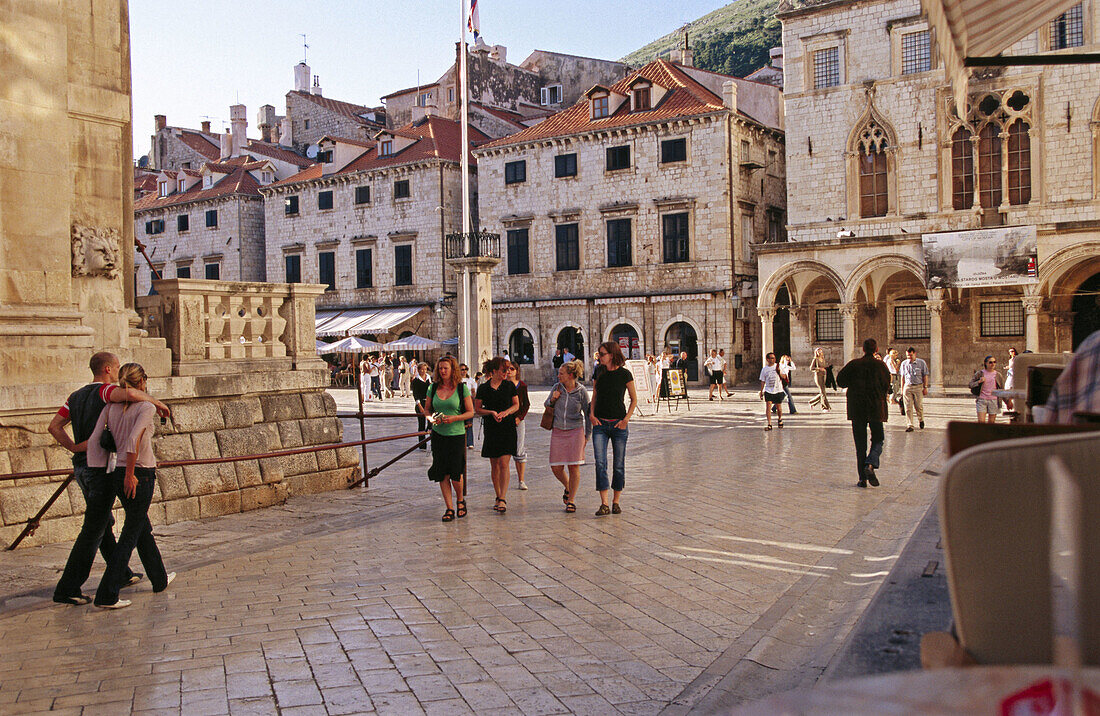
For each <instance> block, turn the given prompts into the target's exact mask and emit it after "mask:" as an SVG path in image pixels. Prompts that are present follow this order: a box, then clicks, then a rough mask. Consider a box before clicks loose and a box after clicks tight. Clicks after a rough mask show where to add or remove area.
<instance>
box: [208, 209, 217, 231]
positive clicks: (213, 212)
mask: <svg viewBox="0 0 1100 716" xmlns="http://www.w3.org/2000/svg"><path fill="white" fill-rule="evenodd" d="M206 228H208V229H216V228H218V210H217V209H210V210H209V211H207V212H206Z"/></svg>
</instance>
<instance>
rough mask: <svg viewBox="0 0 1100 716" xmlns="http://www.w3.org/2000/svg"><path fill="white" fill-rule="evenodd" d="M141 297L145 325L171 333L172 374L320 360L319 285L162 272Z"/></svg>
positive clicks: (287, 367)
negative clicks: (152, 292)
mask: <svg viewBox="0 0 1100 716" xmlns="http://www.w3.org/2000/svg"><path fill="white" fill-rule="evenodd" d="M153 287H154V288H155V289H156V294H155V295H151V296H142V297H139V298H138V299H137V307H138V313H139V314H140V315H141V318H142V326H143V328H145V330H147V331H148V332H149V334H150V335H153V336H158V337H161V338H164V339H165V340H166V341H167V343H168V348H169V349H171V351H172V374H173V375H177V376H184V375H213V374H223V373H225V372H227V371H231V372H235V373H241V372H253V371H270V370H295V369H300V368H303V367H315V366H314V364H316V363H317V360H318V359H317V355H316V349H315V343H314V314H315V311H314V303H315V301H316V299H317V297H318V296H320V295H321V294H323V293H324V290H325V287H324V286H323V285H320V284H287V283H249V282H244V281H206V280H200V279H179V278H176V279H161V280H159V281H154V282H153Z"/></svg>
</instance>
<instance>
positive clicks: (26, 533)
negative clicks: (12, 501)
mask: <svg viewBox="0 0 1100 716" xmlns="http://www.w3.org/2000/svg"><path fill="white" fill-rule="evenodd" d="M74 476H75V474H74V473H70V474H69V476H68V477H66V478H65V479H64V480H62V482H61V484H60V485H58V486H57V489H56V490H54V493H53V494H52V495H50V499H48V500H46V504H44V505H42V509H41V510H39V511H38V514H36V515H35V516H34V517H32V518H30V519H29V520H27V526H26V527H24V528H23V531H22V532H20V533H19V536H18V537H16V538H15V541H14V542H12V543H11V544H10V545H9V546H8V551H9V552H10V551H11V550H13V549H15V548H16V547H18V546H19V543H20V542H22V541H23V540H24V539H25V538H27V537H30V536H31V535H33V534H34V532H35V530H37V529H38V527H39V525H40V524H41V522H42V516H43V515H45V514H46V512H47V511H48V510H49V509H50V508H51V507H53V503H55V502H57V498H59V497H61V493H62V492H64V491H65V488H66V487H68V486H69V483H70V482H72V481H73V477H74Z"/></svg>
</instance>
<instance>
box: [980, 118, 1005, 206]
mask: <svg viewBox="0 0 1100 716" xmlns="http://www.w3.org/2000/svg"><path fill="white" fill-rule="evenodd" d="M978 200H979V202H980V203H981V205H982V208H983V209H996V208H998V207H1000V205H1001V132H1000V128H999V127H998V126H997V125H996V124H994V123H990V124H987V125H985V126H984V127H982V129H981V131H980V132H978Z"/></svg>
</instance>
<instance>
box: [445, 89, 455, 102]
mask: <svg viewBox="0 0 1100 716" xmlns="http://www.w3.org/2000/svg"><path fill="white" fill-rule="evenodd" d="M447 101H448V102H454V101H455V88H454V87H448V88H447Z"/></svg>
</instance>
